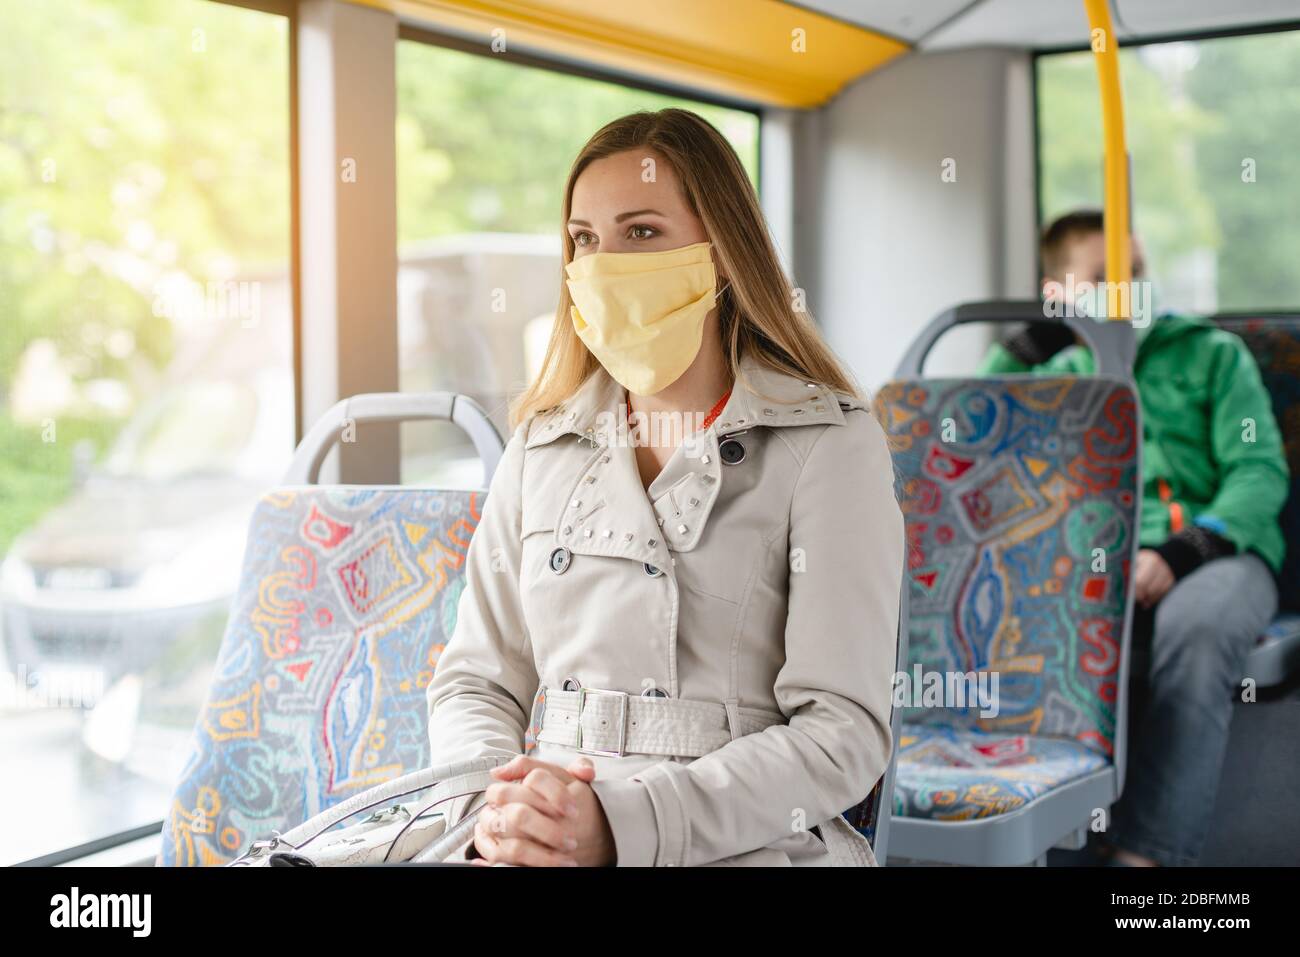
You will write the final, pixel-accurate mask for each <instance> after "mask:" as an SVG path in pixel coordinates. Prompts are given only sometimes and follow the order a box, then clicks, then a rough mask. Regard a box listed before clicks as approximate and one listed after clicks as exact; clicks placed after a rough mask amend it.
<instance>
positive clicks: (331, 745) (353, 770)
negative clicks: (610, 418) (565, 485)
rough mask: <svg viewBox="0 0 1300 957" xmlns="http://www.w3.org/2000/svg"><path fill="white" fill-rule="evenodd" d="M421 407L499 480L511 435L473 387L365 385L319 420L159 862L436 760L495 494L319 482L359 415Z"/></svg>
mask: <svg viewBox="0 0 1300 957" xmlns="http://www.w3.org/2000/svg"><path fill="white" fill-rule="evenodd" d="M410 419H447V420H450V421H453V422H456V423H458V424H460V425H461V426H462V427H463V428H464V429H465V430H466V431H468V432H469V433H470V436H471V438H472V439H473V440H474V444H475V449H476V452H477V453H478V456H479V458H480V459H481V460H482V461H483V465H484V478H483V486H484V488H486V487H487V486H488V484H489V483H490V481H491V475H492V471H493V470H494V469H495V467H496V464H497V462H498V461H499V460H500V456H501V452H502V443H501V438H500V436H499V434H498V433H497V431H496V429H495V428H494V427H493V425H492V423H491V421H490V420H489V419H488V417H487V416H486V414H485V413H484V412H483V410H482V409H481V408H480V407H479V406H478V405H477V404H475V403H474V402H473V400H471V399H468V398H466V397H464V396H457V395H454V394H451V393H431V394H419V395H417V394H405V395H391V396H390V395H366V396H356V397H354V398H353V399H351V400H345V401H344V402H340V403H339V404H338V405H336V406H335V407H334V408H333V409H331V410H330V412H329V413H328V414H327V415H326V416H325V417H324V418H323V419H322V420H321V421H320V422H318V423H317V424H316V426H315V427H313V429H312V430H311V431H310V432H309V433H308V435H307V436H306V438H304V440H303V442H302V444H301V445H300V446H299V448H298V451H297V453H296V454H295V456H294V460H293V464H292V465H291V466H290V468H289V472H288V474H287V475H286V480H285V483H284V484H283V485H282V486H281V487H279V488H276V489H274V490H272V491H270V492H268V493H267V494H266V495H264V496H263V497H262V499H261V501H260V502H259V503H258V505H257V506H256V508H255V509H254V512H253V516H252V520H251V523H250V526H249V534H248V539H247V544H246V546H245V552H244V563H243V569H242V571H241V575H240V583H239V588H238V591H237V593H236V595H235V598H234V600H233V603H232V607H231V611H230V617H229V619H228V621H227V626H226V632H225V635H224V637H223V639H222V643H221V648H220V651H219V653H218V657H217V662H216V667H215V670H214V674H213V678H212V682H211V685H210V687H209V691H208V696H207V699H206V701H205V703H204V705H203V707H202V709H201V710H200V713H199V717H198V720H197V722H196V726H195V729H194V733H193V735H192V738H191V744H190V750H189V754H188V756H187V760H186V762H185V765H184V768H183V770H182V772H181V775H180V780H179V782H178V783H177V785H176V788H175V791H174V793H173V796H172V799H171V802H170V804H169V807H168V811H167V814H166V818H165V820H164V822H163V834H162V852H161V854H160V857H159V861H160V863H162V864H164V865H168V866H174V865H180V866H194V865H219V864H223V863H225V862H227V861H229V860H231V859H233V858H235V857H237V856H238V855H239V854H240V853H241V852H242V851H243V850H244V848H245V847H246V846H247V845H248V844H249V843H250V842H251V841H253V840H255V839H258V838H261V837H266V836H268V835H269V834H270V833H271V832H273V831H277V830H285V829H287V828H289V827H291V826H292V825H294V824H297V823H299V822H301V821H304V820H306V819H307V818H309V817H312V816H313V815H315V814H317V813H319V812H320V811H322V810H325V809H327V808H329V807H331V806H333V805H334V804H337V803H338V802H339V801H342V800H344V799H345V798H347V797H348V796H350V795H351V794H354V793H356V792H357V791H360V790H363V789H365V788H368V787H371V786H372V785H374V784H378V783H380V782H382V781H385V780H387V779H389V778H393V777H396V776H398V775H401V774H404V773H407V772H409V771H413V770H417V769H419V768H421V767H424V766H426V765H427V763H428V757H429V745H428V737H427V733H426V720H425V707H426V706H425V701H424V688H425V686H426V685H427V684H428V681H429V678H430V677H431V676H432V674H433V669H434V668H435V667H436V665H437V663H438V656H439V654H440V653H441V652H442V648H443V645H444V643H445V642H446V640H447V638H448V636H449V635H450V633H451V631H452V628H453V627H454V624H455V620H456V610H457V607H456V606H457V600H458V598H459V596H460V593H461V589H462V588H463V586H464V580H463V568H464V562H465V555H466V550H467V549H468V547H469V543H470V537H471V536H472V535H473V532H474V529H475V527H476V525H477V523H478V519H479V515H480V514H481V511H482V507H483V501H484V492H482V491H451V490H439V489H430V488H417V487H400V486H381V487H363V486H347V485H344V486H319V485H316V484H315V483H316V480H317V478H318V475H319V470H320V465H321V462H322V461H323V460H324V458H325V455H326V453H327V452H328V451H329V449H330V448H331V447H332V446H333V444H334V442H335V441H336V440H337V438H338V437H339V434H340V432H341V431H342V430H343V428H344V427H345V425H347V424H349V423H352V422H363V421H388V422H394V421H405V420H410Z"/></svg>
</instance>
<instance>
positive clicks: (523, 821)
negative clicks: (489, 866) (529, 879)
mask: <svg viewBox="0 0 1300 957" xmlns="http://www.w3.org/2000/svg"><path fill="white" fill-rule="evenodd" d="M510 808H519V809H520V810H518V811H513V812H511V811H509V810H507V811H505V812H502V811H498V810H497V809H495V808H490V807H489V808H485V809H484V811H483V813H482V814H480V815H479V819H478V821H476V822H475V824H474V846H475V847H476V848H477V849H478V852H479V853H480V854H482V855H483V858H484V859H485V860H487V861H489V862H490V863H493V864H516V865H519V866H522V867H572V866H574V865H575V864H576V863H577V862H576V861H575V860H574V859H573V858H572V857H570V856H569V855H568V854H566V853H562V852H560V851H557V850H555V849H553V848H552V847H548V846H546V845H545V844H544V843H539V842H538V841H537V840H533V839H531V838H530V837H528V836H524V835H527V834H535V833H542V834H545V833H552V832H549V831H548V827H547V826H548V825H550V826H551V827H558V825H556V824H555V822H554V821H551V820H550V819H549V818H547V817H546V816H545V815H542V814H540V813H539V812H537V811H536V810H535V809H533V808H531V807H529V806H527V805H510ZM560 841H561V843H562V844H563V843H567V842H566V840H565V839H564V838H561V839H560Z"/></svg>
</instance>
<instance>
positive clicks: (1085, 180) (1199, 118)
mask: <svg viewBox="0 0 1300 957" xmlns="http://www.w3.org/2000/svg"><path fill="white" fill-rule="evenodd" d="M1120 59H1121V62H1122V70H1121V76H1122V78H1123V86H1124V112H1125V125H1126V126H1127V130H1128V142H1129V153H1130V156H1131V160H1132V171H1133V191H1132V195H1133V228H1134V229H1135V231H1136V232H1137V233H1138V234H1140V235H1141V237H1142V240H1143V243H1144V245H1145V248H1146V250H1147V256H1148V259H1149V263H1148V266H1149V269H1150V272H1151V273H1152V275H1153V276H1154V277H1155V278H1156V280H1157V281H1158V283H1159V295H1160V298H1161V300H1162V302H1163V305H1164V306H1167V307H1169V308H1171V309H1182V310H1187V311H1192V312H1200V313H1214V312H1233V311H1243V310H1257V309H1295V308H1296V307H1297V306H1300V273H1298V272H1297V271H1296V269H1295V263H1296V260H1297V258H1300V218H1297V217H1296V216H1295V215H1288V214H1287V211H1294V208H1295V202H1296V200H1295V183H1296V181H1297V179H1300V102H1297V100H1296V97H1295V89H1296V85H1297V84H1298V83H1300V33H1297V32H1294V31H1292V32H1279V33H1264V34H1256V35H1251V36H1230V37H1216V38H1213V39H1204V40H1188V41H1179V42H1173V43H1151V44H1147V45H1141V46H1133V47H1128V48H1124V49H1121V51H1120ZM1092 60H1093V57H1092V54H1091V53H1090V52H1087V51H1085V52H1081V53H1064V54H1047V55H1043V56H1040V57H1039V58H1038V61H1037V62H1038V130H1039V134H1038V139H1039V150H1040V153H1039V155H1040V166H1041V177H1040V185H1039V189H1040V197H1041V199H1040V209H1041V213H1042V221H1043V223H1048V222H1051V221H1052V220H1053V219H1055V218H1056V217H1057V216H1058V215H1060V214H1061V213H1064V212H1067V211H1069V210H1071V209H1075V208H1077V207H1080V206H1090V205H1095V204H1096V202H1097V197H1099V196H1100V195H1101V163H1100V160H1099V146H1098V144H1099V142H1100V131H1101V120H1100V113H1099V106H1098V100H1097V93H1096V69H1095V67H1094V65H1093V62H1092Z"/></svg>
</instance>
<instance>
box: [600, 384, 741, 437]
mask: <svg viewBox="0 0 1300 957" xmlns="http://www.w3.org/2000/svg"><path fill="white" fill-rule="evenodd" d="M730 398H731V389H728V390H727V391H726V392H725V393H723V395H722V398H721V399H719V400H718V401H717V403H716V404H715V405H714V406H713V408H711V409H710V410H709V414H708V415H706V416H705V417H704V423H703V424H702V425H701V426H700V427H699V428H698V429H696V430H695V431H697V432H703V431H704V430H705V429H707V428H708V427H709V426H711V425H712V424H713V422H714V420H715V419H716V418H717V417H718V416H720V415H722V410H723V409H724V408H726V406H727V400H728V399H730ZM630 417H631V410H630V409H629V408H628V405H627V403H624V405H623V419H624V421H628V420H629V419H630Z"/></svg>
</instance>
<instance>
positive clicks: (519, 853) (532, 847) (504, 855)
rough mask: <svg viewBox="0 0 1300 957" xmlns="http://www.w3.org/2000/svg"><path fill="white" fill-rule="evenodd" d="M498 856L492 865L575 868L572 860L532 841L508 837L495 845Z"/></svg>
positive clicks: (574, 862)
mask: <svg viewBox="0 0 1300 957" xmlns="http://www.w3.org/2000/svg"><path fill="white" fill-rule="evenodd" d="M497 848H498V852H497V853H498V856H497V860H496V861H494V863H500V864H517V865H519V866H520V867H577V866H578V862H577V861H575V860H574V859H573V858H571V857H569V856H567V855H565V854H560V853H559V852H558V851H552V850H550V849H548V848H545V847H543V846H542V845H540V844H536V843H534V842H532V841H529V840H525V839H523V838H518V837H508V838H506V839H505V840H504V841H500V842H499V843H498V844H497Z"/></svg>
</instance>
